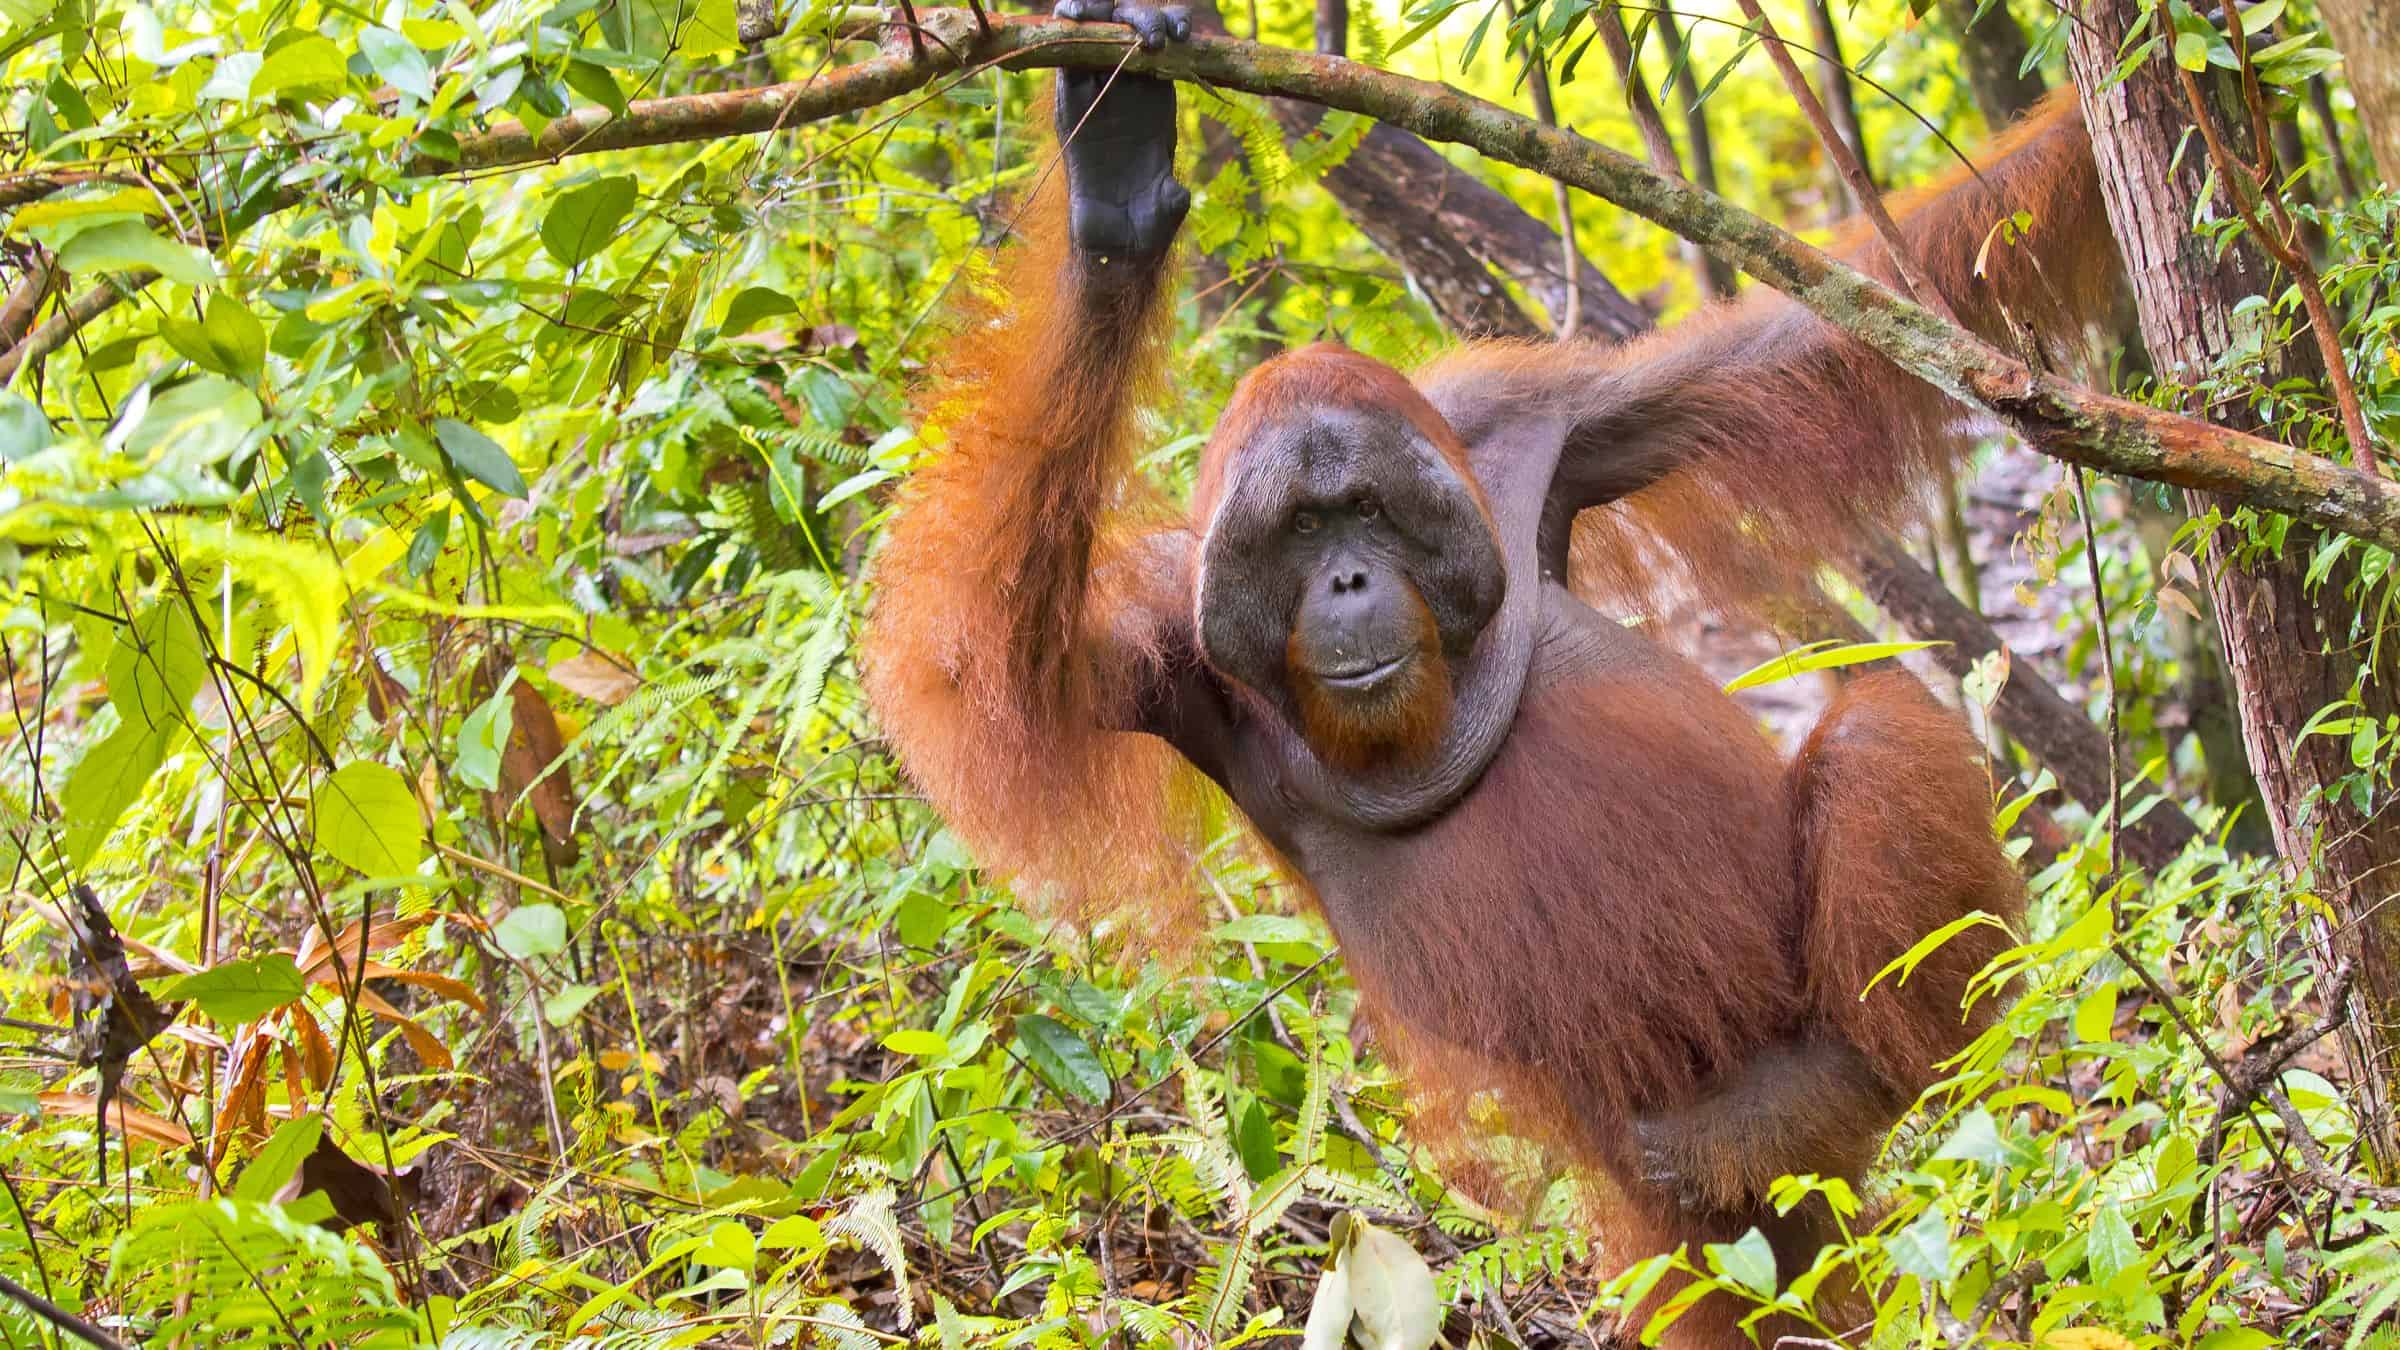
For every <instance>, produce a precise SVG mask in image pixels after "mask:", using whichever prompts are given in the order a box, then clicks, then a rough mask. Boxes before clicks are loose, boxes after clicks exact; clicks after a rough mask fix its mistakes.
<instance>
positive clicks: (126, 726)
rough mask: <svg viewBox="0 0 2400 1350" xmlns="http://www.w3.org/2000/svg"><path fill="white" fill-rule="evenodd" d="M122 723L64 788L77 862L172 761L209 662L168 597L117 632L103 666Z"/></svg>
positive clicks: (69, 842)
mask: <svg viewBox="0 0 2400 1350" xmlns="http://www.w3.org/2000/svg"><path fill="white" fill-rule="evenodd" d="M101 669H102V673H103V674H104V675H105V676H106V677H107V680H108V698H109V705H110V706H111V707H113V708H115V709H116V713H117V717H118V719H119V721H118V725H117V729H116V730H115V731H113V732H110V733H109V734H108V736H107V737H106V738H105V739H103V740H101V741H100V742H99V743H98V744H96V745H94V746H92V747H91V748H90V749H89V750H86V751H85V752H84V755H83V758H82V759H81V760H80V761H78V762H77V763H76V765H75V770H74V772H73V773H72V774H70V775H68V778H67V783H66V786H65V787H64V788H62V789H60V791H59V794H58V804H59V811H60V815H61V816H62V817H63V819H64V821H65V825H66V828H65V829H64V830H62V831H61V832H60V834H59V849H60V852H61V853H63V854H64V855H65V857H66V860H67V862H68V864H69V865H71V866H81V865H82V864H83V863H85V862H87V861H89V860H90V859H91V856H92V853H93V851H94V850H95V849H97V848H98V847H99V846H100V842H101V841H102V840H104V839H106V838H107V837H108V834H109V831H111V830H113V829H115V828H116V824H117V819H118V817H120V816H122V815H124V814H125V810H126V808H127V807H130V806H132V805H133V803H134V801H135V800H136V799H137V798H139V797H140V796H141V795H142V788H143V786H144V785H145V784H147V783H148V782H149V781H150V776H151V775H152V774H154V773H157V772H158V768H159V765H161V764H163V763H165V762H166V757H167V751H168V749H169V748H170V747H172V746H173V744H174V738H175V735H176V733H177V732H179V731H180V730H181V729H182V728H183V726H184V724H185V720H186V717H187V714H188V710H189V708H190V706H191V702H192V696H193V695H194V694H196V693H198V692H199V689H200V682H201V681H202V680H203V679H205V678H207V675H208V664H207V658H206V655H205V653H204V651H203V649H202V647H201V644H200V634H199V632H198V630H197V629H195V628H194V627H193V624H192V617H191V611H190V610H189V609H187V608H185V606H184V604H183V602H182V601H181V600H180V599H179V598H177V597H172V596H170V597H168V598H166V599H164V600H161V601H159V602H158V603H157V604H155V605H152V606H151V607H150V608H149V609H147V610H145V611H143V612H142V614H141V615H140V616H139V617H138V618H136V619H135V620H134V621H133V623H132V624H131V625H129V626H127V627H126V628H125V629H123V630H121V631H119V632H118V633H117V635H116V640H115V643H114V645H112V646H111V647H110V648H109V653H108V659H107V661H105V662H104V663H103V664H102V667H101Z"/></svg>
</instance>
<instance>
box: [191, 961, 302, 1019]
mask: <svg viewBox="0 0 2400 1350" xmlns="http://www.w3.org/2000/svg"><path fill="white" fill-rule="evenodd" d="M307 989H308V979H307V977H306V976H304V975H302V974H301V973H300V967H299V965H298V963H296V962H294V961H293V960H292V958H291V957H290V956H289V955H288V954H286V953H284V952H269V953H267V954H266V955H265V956H255V957H252V958H250V959H249V960H247V961H228V962H226V963H225V964H223V965H220V966H211V967H209V968H208V969H207V970H203V971H197V972H194V973H193V974H190V975H186V976H184V977H183V978H181V979H179V980H175V981H173V982H172V983H170V984H168V985H167V987H166V988H165V989H164V990H162V991H161V993H162V995H163V996H164V997H166V998H188V999H190V1000H191V1001H192V1002H194V1003H197V1004H199V1005H200V1011H202V1012H204V1013H207V1014H208V1015H209V1016H210V1017H212V1018H215V1019H216V1020H217V1021H219V1022H222V1023H224V1024H225V1025H227V1026H236V1025H239V1024H240V1023H243V1022H255V1021H257V1020H258V1019H259V1018H261V1017H263V1016H265V1015H266V1014H268V1013H270V1012H273V1011H274V1010H275V1009H277V1008H280V1007H282V1006H283V1005H284V1004H286V1003H289V1002H291V1001H292V1000H293V999H296V998H298V997H300V995H301V994H302V993H304V992H305V991H306V990H307Z"/></svg>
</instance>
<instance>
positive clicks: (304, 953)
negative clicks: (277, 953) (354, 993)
mask: <svg viewBox="0 0 2400 1350" xmlns="http://www.w3.org/2000/svg"><path fill="white" fill-rule="evenodd" d="M444 917H447V911H445V910H438V909H429V910H427V911H425V912H424V913H422V914H414V915H411V916H409V917H408V918H405V919H386V920H384V921H383V922H381V923H379V924H376V925H375V926H374V927H373V928H370V929H368V930H367V946H366V949H367V951H368V952H370V953H373V952H380V951H388V950H390V949H391V948H392V947H394V946H397V945H398V944H399V942H400V941H401V939H403V938H405V937H407V936H408V935H409V934H411V933H414V932H416V931H417V930H418V929H420V928H423V927H424V926H425V925H427V924H429V923H432V922H433V921H434V920H436V919H439V918H444ZM358 923H359V921H358V920H356V919H352V920H351V921H350V922H349V923H348V924H347V925H345V926H344V927H343V929H342V931H341V933H340V934H339V935H337V936H336V937H335V938H334V940H333V944H332V945H331V946H327V945H326V942H325V935H324V933H323V932H322V931H321V930H319V929H315V928H311V929H309V930H308V934H307V936H305V937H303V938H301V939H300V950H299V951H298V952H296V953H294V954H293V956H292V960H293V961H294V962H295V963H297V964H298V965H299V967H300V973H301V974H303V975H306V976H308V977H309V978H310V979H312V980H313V979H315V978H316V977H317V972H318V971H320V970H328V969H334V968H336V967H335V964H334V959H333V958H334V954H335V953H336V952H339V953H340V954H341V958H342V962H343V963H344V964H347V963H351V962H355V961H357V960H358V952H359V946H358Z"/></svg>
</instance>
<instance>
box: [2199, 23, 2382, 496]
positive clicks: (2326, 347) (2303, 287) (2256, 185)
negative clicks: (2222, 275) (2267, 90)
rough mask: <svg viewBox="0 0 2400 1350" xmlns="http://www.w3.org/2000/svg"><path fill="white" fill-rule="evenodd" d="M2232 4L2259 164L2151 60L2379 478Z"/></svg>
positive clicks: (2204, 101) (2205, 105) (2346, 432)
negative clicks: (2275, 275) (2294, 311)
mask: <svg viewBox="0 0 2400 1350" xmlns="http://www.w3.org/2000/svg"><path fill="white" fill-rule="evenodd" d="M2239 8H2240V7H2239V6H2237V5H2230V4H2229V5H2227V6H2225V23H2226V25H2227V27H2228V28H2229V29H2230V30H2231V37H2232V41H2233V49H2234V50H2235V51H2237V52H2240V53H2241V54H2242V81H2243V90H2242V95H2243V98H2244V99H2245V100H2247V101H2248V103H2249V106H2250V116H2251V121H2252V123H2253V126H2252V135H2253V138H2254V140H2255V142H2256V145H2257V149H2258V154H2259V162H2258V163H2256V164H2249V163H2245V162H2244V161H2243V160H2242V159H2241V158H2240V157H2239V156H2237V155H2235V154H2234V153H2233V147H2231V146H2229V145H2227V144H2226V143H2225V137H2224V134H2223V132H2222V131H2221V130H2220V129H2219V128H2218V126H2217V118H2216V114H2215V111H2214V110H2213V109H2211V108H2210V106H2209V102H2208V97H2207V95H2205V94H2204V93H2202V92H2201V89H2200V81H2199V80H2198V79H2196V78H2194V76H2193V75H2192V72H2190V71H2188V70H2186V69H2184V67H2183V63H2182V62H2180V61H2177V60H2175V59H2174V57H2173V56H2172V55H2170V54H2168V53H2166V52H2163V51H2162V52H2160V53H2159V54H2158V56H2157V57H2155V58H2154V59H2158V60H2164V61H2166V62H2167V63H2168V65H2170V66H2172V67H2173V68H2174V71H2175V79H2176V82H2177V83H2178V84H2179V85H2180V86H2181V87H2182V90H2183V101H2184V102H2185V104H2187V105H2188V106H2189V107H2190V108H2191V110H2192V120H2194V121H2196V122H2198V123H2199V124H2200V139H2201V140H2202V141H2203V142H2204V143H2205V144H2206V145H2207V146H2208V158H2209V161H2210V162H2211V163H2213V164H2214V165H2216V168H2217V173H2218V175H2219V176H2220V177H2222V178H2223V179H2224V180H2225V198H2226V200H2227V201H2229V202H2231V203H2232V204H2233V209H2234V212H2235V214H2237V215H2239V216H2240V217H2241V219H2242V228H2244V229H2246V230H2248V231H2249V232H2250V237H2251V238H2252V239H2255V240H2257V241H2258V246H2259V247H2260V248H2263V249H2265V250H2266V251H2267V256H2269V257H2271V258H2273V259H2274V260H2275V262H2276V264H2277V265H2278V266H2280V267H2282V268H2283V270H2284V271H2285V272H2287V273H2289V274H2290V275H2291V278H2292V284H2293V285H2295V286H2297V287H2298V288H2299V290H2300V303H2301V306H2302V307H2303V308H2304V309H2306V310H2307V311H2308V330H2309V332H2310V334H2311V335H2313V336H2314V337H2315V338H2316V340H2317V352H2318V355H2319V356H2321V357H2322V358H2323V361H2324V366H2325V387H2326V389H2327V390H2328V391H2330V392H2331V393H2332V394H2333V404H2334V407H2336V408H2338V409H2340V410H2341V415H2342V436H2343V438H2344V439H2345V440H2347V441H2349V443H2350V462H2351V463H2352V464H2353V465H2355V466H2357V467H2358V468H2359V469H2361V470H2363V471H2364V472H2367V473H2371V474H2374V475H2375V476H2376V477H2378V478H2380V477H2382V476H2383V468H2382V466H2381V465H2380V464H2378V463H2376V460H2375V442H2374V440H2373V438H2372V437H2370V436H2369V435H2368V433H2367V417H2366V413H2365V411H2364V410H2363V409H2362V408H2360V407H2359V403H2358V387H2357V386H2356V385H2355V384H2353V383H2352V382H2351V380H2350V364H2349V361H2348V359H2347V358H2346V357H2345V356H2344V355H2343V352H2342V326H2341V323H2340V322H2339V321H2338V320H2336V319H2335V318H2334V317H2333V307H2332V306H2331V305H2330V304H2328V303H2326V300H2325V287H2324V283H2322V282H2321V281H2319V280H2318V278H2317V269H2316V268H2315V266H2314V265H2312V264H2311V263H2310V262H2309V260H2308V255H2307V253H2306V252H2304V251H2303V250H2302V249H2301V248H2300V246H2299V245H2298V244H2297V243H2295V242H2294V241H2295V240H2297V239H2298V238H2299V230H2300V227H2299V226H2298V225H2297V224H2295V223H2294V222H2293V220H2292V215H2291V212H2290V211H2289V210H2287V209H2285V207H2284V204H2283V192H2282V186H2283V185H2282V183H2281V182H2280V181H2279V180H2280V178H2281V174H2280V172H2279V171H2278V168H2277V165H2276V163H2275V143H2274V141H2273V139H2272V138H2270V137H2269V136H2267V135H2266V134H2265V127H2266V107H2265V102H2264V100H2263V99H2262V98H2261V97H2260V95H2259V93H2258V89H2257V76H2256V73H2255V68H2254V67H2253V66H2252V65H2251V63H2250V52H2249V44H2248V43H2247V42H2245V41H2244V40H2243V37H2242V20H2241V16H2240V15H2239V13H2238V12H2237V11H2238V10H2239ZM2253 197H2255V198H2257V199H2258V200H2259V201H2264V202H2265V203H2266V204H2267V210H2268V211H2269V212H2270V213H2272V214H2273V215H2274V217H2275V228H2274V229H2272V230H2270V229H2268V228H2267V227H2266V226H2265V224H2263V223H2262V222H2261V221H2260V220H2259V218H2258V209H2257V207H2256V205H2255V204H2254V203H2253V201H2252V200H2251V199H2252V198H2253Z"/></svg>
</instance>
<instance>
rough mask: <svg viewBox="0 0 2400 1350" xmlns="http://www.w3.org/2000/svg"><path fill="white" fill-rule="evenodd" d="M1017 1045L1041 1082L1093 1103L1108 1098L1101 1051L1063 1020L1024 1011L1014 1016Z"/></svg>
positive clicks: (1106, 1073) (1105, 1068)
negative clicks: (1062, 1021)
mask: <svg viewBox="0 0 2400 1350" xmlns="http://www.w3.org/2000/svg"><path fill="white" fill-rule="evenodd" d="M1017 1048H1018V1049H1020V1050H1022V1051H1024V1052H1025V1058H1026V1061H1027V1062H1029V1063H1031V1064H1032V1065H1033V1069H1034V1072H1036V1073H1038V1074H1040V1075H1041V1076H1042V1081H1044V1082H1046V1083H1048V1084H1049V1085H1050V1086H1051V1087H1053V1088H1056V1089H1057V1090H1058V1091H1059V1092H1060V1093H1062V1094H1063V1095H1065V1096H1069V1097H1073V1098H1076V1099H1078V1100H1080V1101H1085V1102H1090V1103H1093V1104H1094V1105H1097V1104H1099V1103H1101V1102H1104V1101H1107V1100H1108V1087H1109V1079H1108V1069H1107V1066H1105V1065H1103V1064H1102V1063H1101V1062H1100V1052H1099V1051H1097V1050H1094V1049H1093V1048H1092V1045H1091V1042H1089V1041H1087V1040H1085V1039H1084V1038H1083V1037H1081V1036H1078V1035H1076V1034H1075V1033H1074V1031H1073V1030H1071V1029H1069V1028H1068V1027H1067V1026H1066V1025H1065V1024H1064V1023H1061V1022H1059V1021H1056V1020H1055V1019H1052V1018H1048V1017H1044V1016H1042V1015H1041V1014H1040V1013H1026V1014H1025V1015H1023V1016H1021V1017H1019V1018H1018V1019H1017Z"/></svg>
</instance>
